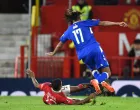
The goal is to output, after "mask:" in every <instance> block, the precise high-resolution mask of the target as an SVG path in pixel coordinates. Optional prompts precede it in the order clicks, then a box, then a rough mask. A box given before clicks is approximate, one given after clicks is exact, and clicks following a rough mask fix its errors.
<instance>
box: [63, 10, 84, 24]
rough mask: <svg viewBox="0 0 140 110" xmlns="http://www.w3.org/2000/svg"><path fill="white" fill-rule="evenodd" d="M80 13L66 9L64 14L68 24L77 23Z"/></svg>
mask: <svg viewBox="0 0 140 110" xmlns="http://www.w3.org/2000/svg"><path fill="white" fill-rule="evenodd" d="M81 14H82V13H80V12H78V11H73V10H72V9H67V10H66V12H65V18H66V20H67V21H68V22H71V23H72V22H73V21H77V20H78V19H80V15H81Z"/></svg>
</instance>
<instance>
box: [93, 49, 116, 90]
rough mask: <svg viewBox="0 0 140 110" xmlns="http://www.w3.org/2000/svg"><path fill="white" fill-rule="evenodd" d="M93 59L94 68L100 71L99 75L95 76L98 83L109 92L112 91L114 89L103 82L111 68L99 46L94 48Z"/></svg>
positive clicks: (109, 73)
mask: <svg viewBox="0 0 140 110" xmlns="http://www.w3.org/2000/svg"><path fill="white" fill-rule="evenodd" d="M94 61H95V64H96V68H97V69H98V70H99V72H100V75H99V76H98V77H96V79H97V81H98V83H100V84H102V86H103V87H105V88H106V89H108V90H109V91H110V92H114V89H113V88H112V87H111V86H110V85H108V84H107V83H106V82H105V80H106V79H108V78H109V77H110V76H111V70H110V68H109V63H108V61H107V59H106V57H105V55H104V52H103V50H102V49H101V47H99V48H97V49H96V53H95V57H94Z"/></svg>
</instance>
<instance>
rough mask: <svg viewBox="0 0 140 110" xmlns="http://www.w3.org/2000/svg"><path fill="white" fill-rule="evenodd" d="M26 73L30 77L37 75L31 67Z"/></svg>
mask: <svg viewBox="0 0 140 110" xmlns="http://www.w3.org/2000/svg"><path fill="white" fill-rule="evenodd" d="M26 73H27V74H28V76H29V77H35V75H34V72H33V71H31V70H30V69H27V70H26Z"/></svg>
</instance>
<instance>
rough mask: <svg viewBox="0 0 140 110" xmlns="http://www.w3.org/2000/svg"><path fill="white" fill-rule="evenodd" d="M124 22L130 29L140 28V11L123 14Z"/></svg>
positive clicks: (134, 10)
mask: <svg viewBox="0 0 140 110" xmlns="http://www.w3.org/2000/svg"><path fill="white" fill-rule="evenodd" d="M124 21H125V22H126V23H127V24H128V27H129V28H131V29H134V30H135V29H138V28H140V11H139V10H137V9H131V10H129V11H128V12H127V13H125V14H124Z"/></svg>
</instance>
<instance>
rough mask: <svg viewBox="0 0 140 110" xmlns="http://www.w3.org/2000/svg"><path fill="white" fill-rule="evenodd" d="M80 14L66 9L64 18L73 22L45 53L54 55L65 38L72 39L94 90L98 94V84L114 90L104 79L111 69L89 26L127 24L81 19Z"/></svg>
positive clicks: (111, 90) (124, 24)
mask: <svg viewBox="0 0 140 110" xmlns="http://www.w3.org/2000/svg"><path fill="white" fill-rule="evenodd" d="M80 15H81V13H80V12H77V11H72V10H71V9H68V10H67V11H66V13H65V17H66V19H67V20H68V22H72V23H73V24H72V25H71V26H69V27H68V29H67V30H66V31H65V32H64V34H63V35H62V36H61V38H60V42H59V43H58V45H57V46H56V48H55V49H54V51H53V52H50V53H47V55H49V56H53V55H55V54H56V53H57V52H58V50H59V49H60V48H61V47H62V46H63V44H64V43H65V42H66V41H67V40H71V41H73V42H74V45H75V48H76V52H77V56H78V59H79V60H83V62H84V63H85V64H86V65H87V66H88V68H89V69H91V71H92V73H93V75H94V77H95V79H94V80H91V84H92V85H93V86H94V88H95V90H96V92H97V93H98V94H100V93H101V90H100V87H99V84H101V85H102V86H103V87H105V88H106V89H108V91H110V92H114V89H113V88H112V87H111V86H110V85H108V84H107V83H105V80H106V79H108V78H109V76H111V70H110V68H109V64H108V61H107V59H106V57H105V54H104V52H103V50H102V48H101V46H100V44H99V43H98V42H97V41H96V39H95V36H94V35H93V32H92V29H91V27H93V26H99V25H100V26H122V27H127V24H126V23H125V22H110V21H100V20H99V19H97V20H96V19H93V20H85V21H81V19H80ZM104 37H107V36H104ZM95 69H96V70H95ZM93 70H94V71H93ZM97 70H98V71H97Z"/></svg>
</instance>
